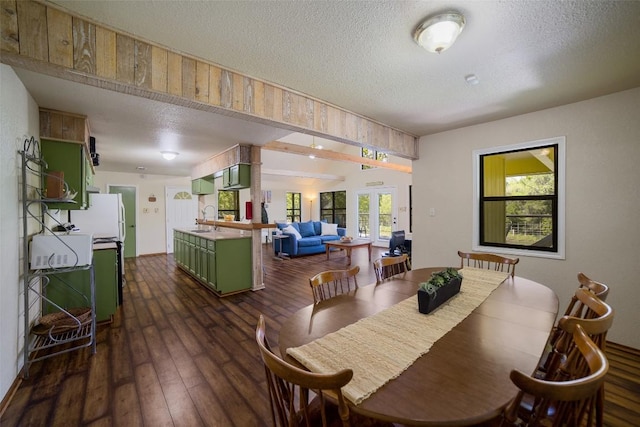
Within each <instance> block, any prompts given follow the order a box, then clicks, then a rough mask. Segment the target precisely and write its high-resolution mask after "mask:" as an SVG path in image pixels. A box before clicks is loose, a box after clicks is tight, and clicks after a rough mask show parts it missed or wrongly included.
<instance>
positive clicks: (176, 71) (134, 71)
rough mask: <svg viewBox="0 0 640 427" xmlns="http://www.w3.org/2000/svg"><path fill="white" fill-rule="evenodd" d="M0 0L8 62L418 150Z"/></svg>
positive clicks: (41, 9) (394, 136)
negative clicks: (0, 2)
mask: <svg viewBox="0 0 640 427" xmlns="http://www.w3.org/2000/svg"><path fill="white" fill-rule="evenodd" d="M2 7H3V14H2V27H3V30H2V37H1V38H0V51H1V52H2V54H1V55H0V61H1V62H3V63H5V64H7V65H10V66H15V67H20V68H25V69H28V70H32V71H35V72H38V73H41V74H46V75H50V76H54V77H59V78H62V79H65V80H71V81H74V82H77V83H82V84H86V85H90V86H96V87H100V88H103V89H109V90H113V91H116V92H120V93H125V94H129V95H135V96H140V97H144V98H148V99H152V100H158V101H162V102H167V103H171V104H175V105H182V106H186V107H189V108H194V109H199V110H203V111H210V112H214V113H218V114H223V115H228V116H231V117H236V118H241V119H244V120H248V121H253V122H258V123H262V124H266V125H269V126H273V127H277V128H281V129H288V130H291V131H292V132H302V133H306V134H310V135H316V136H320V137H323V138H326V139H330V140H333V141H337V142H341V143H345V144H350V145H355V146H359V147H368V148H373V149H377V150H380V151H384V152H385V153H388V154H393V155H395V156H398V157H403V158H406V159H411V160H415V159H417V158H418V138H417V137H416V136H415V135H411V134H409V133H407V132H404V131H401V130H398V129H395V128H392V127H390V126H387V125H385V124H383V123H380V122H376V121H374V120H371V119H369V118H366V117H364V116H361V115H358V114H356V113H354V112H351V111H348V110H345V109H343V108H340V107H338V106H335V105H332V104H329V103H328V102H325V101H322V100H320V99H317V98H313V97H311V96H309V95H305V94H303V93H301V92H296V91H294V90H291V89H289V88H286V87H284V86H279V85H276V84H273V83H270V82H267V81H264V80H259V79H256V78H253V77H250V76H247V75H244V74H240V73H238V72H236V71H232V70H229V69H225V68H223V67H221V66H219V65H217V64H215V63H213V62H208V61H205V60H203V59H201V58H196V57H193V56H189V55H186V54H183V53H181V52H178V51H173V50H171V49H169V48H167V47H165V46H161V45H159V44H156V43H153V42H152V41H148V40H143V39H141V38H139V37H136V36H135V35H132V34H128V33H124V32H122V31H119V30H117V29H113V28H109V27H107V26H106V25H104V24H101V23H99V22H97V21H94V20H90V19H87V18H85V17H81V16H77V15H74V14H73V13H71V12H69V11H68V10H66V9H64V8H62V7H60V6H58V5H54V4H52V3H50V2H45V1H43V0H38V1H31V0H20V1H18V2H15V1H3V2H2ZM74 34H77V35H78V37H75V36H74ZM89 119H91V118H89ZM380 167H382V166H380Z"/></svg>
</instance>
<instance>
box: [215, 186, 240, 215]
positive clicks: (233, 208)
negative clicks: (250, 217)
mask: <svg viewBox="0 0 640 427" xmlns="http://www.w3.org/2000/svg"><path fill="white" fill-rule="evenodd" d="M224 215H233V216H234V218H235V219H236V221H237V220H240V197H239V196H238V190H218V218H216V219H220V218H224Z"/></svg>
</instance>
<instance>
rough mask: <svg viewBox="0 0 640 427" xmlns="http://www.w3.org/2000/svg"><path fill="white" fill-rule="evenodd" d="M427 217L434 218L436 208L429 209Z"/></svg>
mask: <svg viewBox="0 0 640 427" xmlns="http://www.w3.org/2000/svg"><path fill="white" fill-rule="evenodd" d="M429 216H436V208H429Z"/></svg>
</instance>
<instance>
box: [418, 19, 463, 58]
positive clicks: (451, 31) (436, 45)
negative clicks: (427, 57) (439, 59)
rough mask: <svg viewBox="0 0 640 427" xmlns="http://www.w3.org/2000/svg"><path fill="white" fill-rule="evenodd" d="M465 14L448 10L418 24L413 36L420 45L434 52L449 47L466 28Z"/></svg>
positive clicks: (442, 50) (439, 51)
mask: <svg viewBox="0 0 640 427" xmlns="http://www.w3.org/2000/svg"><path fill="white" fill-rule="evenodd" d="M464 24H465V21H464V16H462V15H461V14H459V13H457V12H447V13H442V14H440V15H436V16H432V17H430V18H428V19H427V20H426V21H424V22H423V23H422V24H420V25H418V28H416V31H415V32H414V33H413V38H414V40H415V41H416V43H418V44H419V45H420V46H422V47H423V48H425V49H426V50H428V51H429V52H433V53H442V52H444V51H445V50H447V49H449V48H450V47H451V45H453V43H454V42H455V41H456V38H458V35H460V33H461V32H462V29H463V28H464Z"/></svg>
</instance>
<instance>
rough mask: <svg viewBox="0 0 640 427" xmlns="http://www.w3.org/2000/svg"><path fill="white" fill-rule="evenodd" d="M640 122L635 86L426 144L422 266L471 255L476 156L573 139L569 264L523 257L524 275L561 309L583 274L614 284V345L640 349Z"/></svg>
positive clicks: (417, 187)
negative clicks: (528, 143) (544, 287)
mask: <svg viewBox="0 0 640 427" xmlns="http://www.w3.org/2000/svg"><path fill="white" fill-rule="evenodd" d="M639 118H640V88H636V89H633V90H629V91H624V92H620V93H616V94H613V95H608V96H604V97H600V98H595V99H592V100H588V101H584V102H579V103H575V104H570V105H566V106H562V107H557V108H552V109H548V110H543V111H539V112H536V113H531V114H526V115H521V116H517V117H512V118H509V119H505V120H500V121H495V122H492V123H487V124H482V125H478V126H471V127H467V128H462V129H457V130H453V131H449V132H443V133H440V134H437V135H431V136H426V137H423V138H421V140H420V160H417V161H415V162H414V164H413V182H414V186H413V194H414V198H413V200H414V202H413V203H414V206H413V207H414V225H413V231H414V232H413V237H414V239H413V245H414V246H413V265H415V266H416V267H424V266H434V265H438V266H445V265H457V263H459V260H458V258H457V250H470V249H471V244H472V241H471V238H472V220H473V218H472V197H473V194H472V188H473V176H472V152H473V150H475V149H479V148H487V147H495V146H502V145H509V144H514V143H518V142H525V141H534V140H538V139H543V138H549V137H554V136H566V144H567V145H566V146H567V162H566V163H567V164H566V173H567V174H566V177H567V178H566V192H567V197H566V224H567V226H566V228H567V231H566V259H565V260H550V259H543V258H533V257H520V258H521V259H520V263H519V264H518V267H517V269H516V273H517V274H518V275H519V276H523V277H527V278H529V279H532V280H535V281H538V282H540V283H544V284H545V285H547V286H549V287H551V288H552V289H554V290H555V291H556V293H557V294H558V296H559V298H560V308H561V310H562V311H564V308H565V307H566V305H567V304H568V302H569V298H570V296H571V295H572V294H573V292H574V291H575V289H576V287H577V286H578V282H577V279H576V274H577V273H578V272H580V271H581V272H584V273H585V274H586V275H587V276H589V277H591V278H593V279H595V280H599V281H602V282H605V283H607V284H608V285H609V286H610V287H611V291H610V293H609V297H608V299H607V301H608V302H609V303H610V304H611V305H612V306H613V307H614V309H615V310H616V318H615V321H614V325H613V328H612V329H611V331H610V332H609V335H608V338H609V339H610V340H611V341H614V342H617V343H620V344H624V345H627V346H631V347H634V348H640V334H638V332H637V330H636V329H637V326H638V325H640V310H638V307H637V304H638V301H640V286H639V285H638V277H640V255H639V254H640V220H638V212H639V211H640V190H639V188H638V186H639V184H640V120H639ZM431 207H434V208H435V209H436V216H435V217H429V216H427V215H426V212H428V209H429V208H431Z"/></svg>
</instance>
